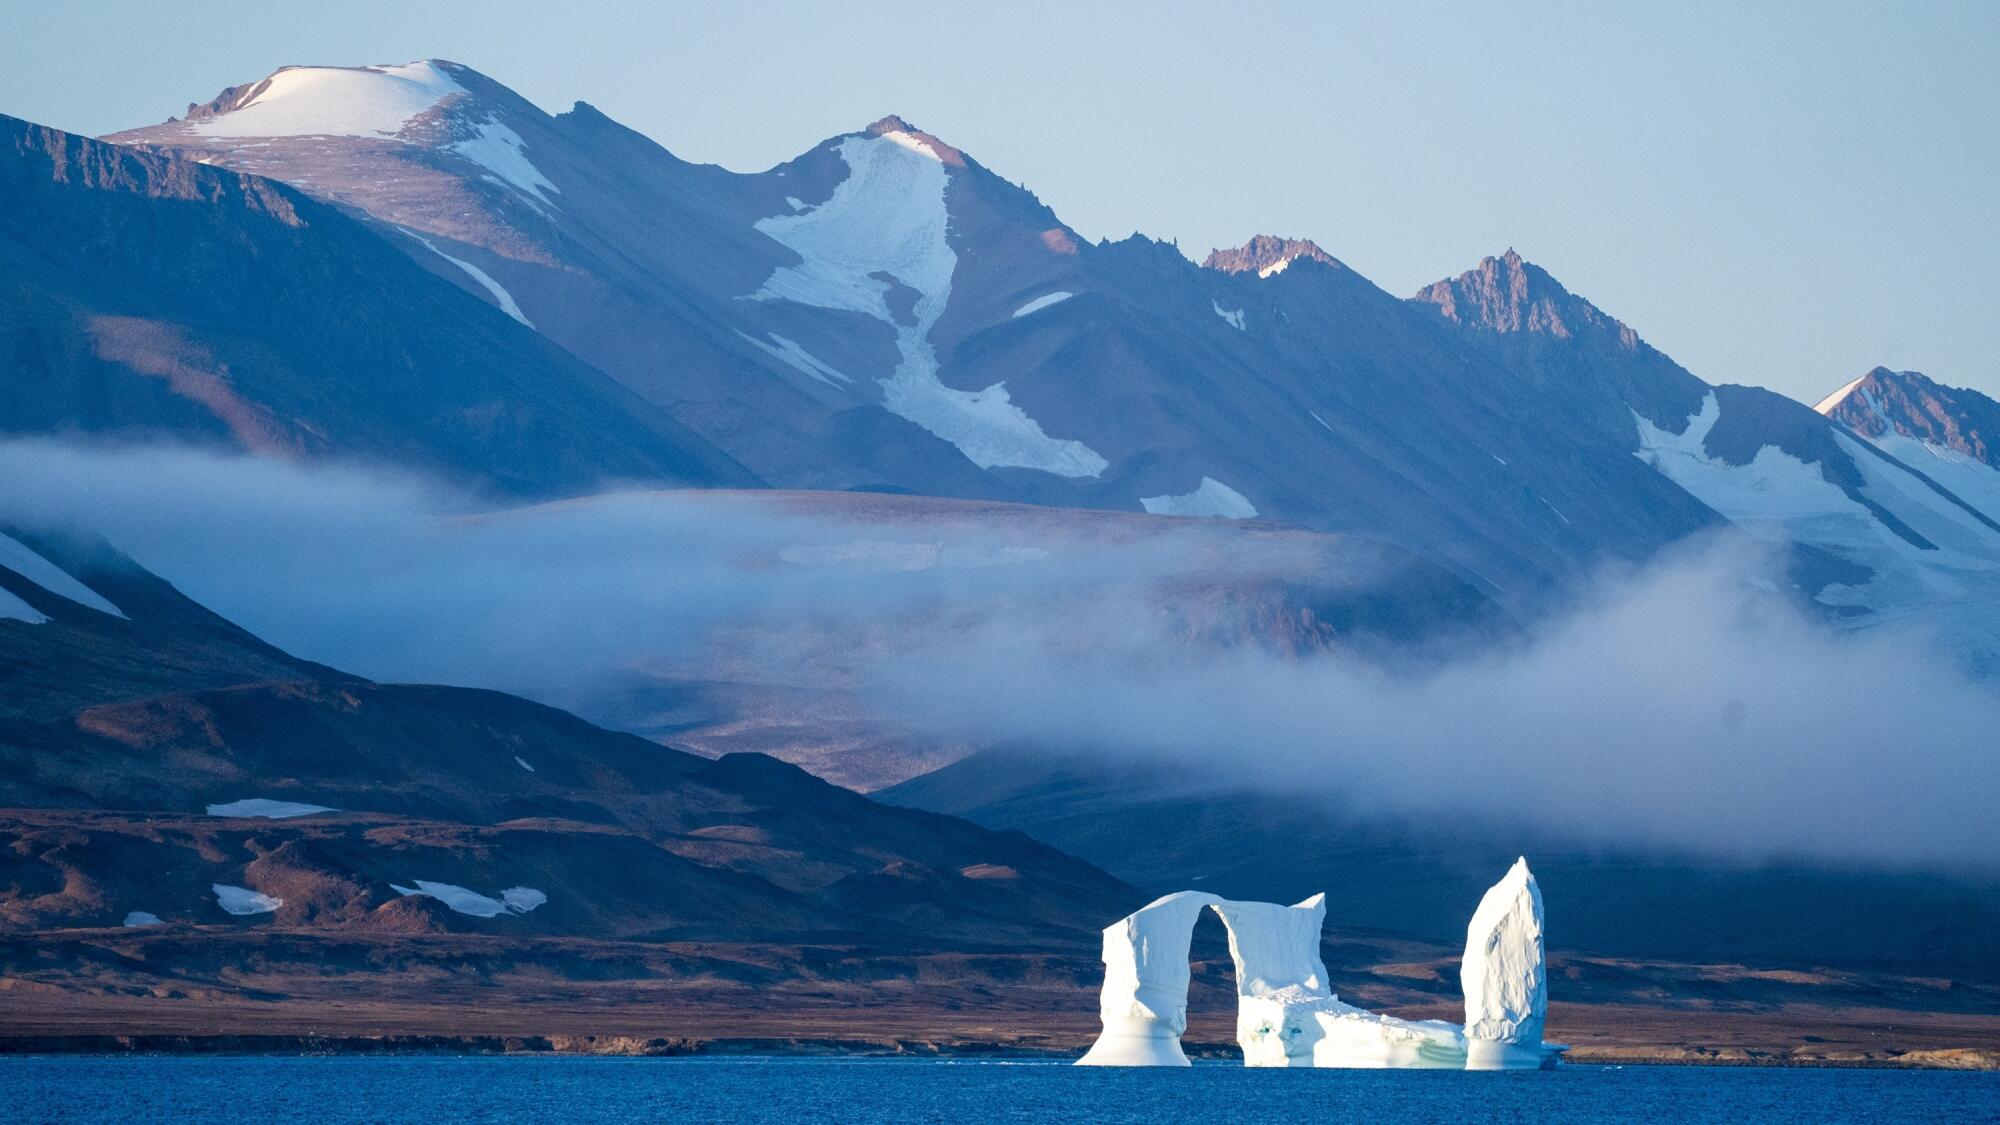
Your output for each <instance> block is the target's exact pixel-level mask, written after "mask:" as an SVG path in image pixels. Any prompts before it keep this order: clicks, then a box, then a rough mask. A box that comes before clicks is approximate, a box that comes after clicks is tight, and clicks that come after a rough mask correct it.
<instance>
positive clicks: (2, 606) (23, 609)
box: [0, 590, 48, 625]
mask: <svg viewBox="0 0 2000 1125" xmlns="http://www.w3.org/2000/svg"><path fill="white" fill-rule="evenodd" d="M0 617H7V618H12V619H13V620H15V621H25V622H27V623H28V624H30V625H40V624H41V623H42V622H44V621H47V620H48V616H47V615H46V614H43V613H42V612H41V611H39V610H37V609H36V608H35V607H34V606H31V605H29V604H28V603H27V602H24V601H22V600H21V599H20V598H17V597H15V596H14V595H13V593H11V592H10V591H7V590H0Z"/></svg>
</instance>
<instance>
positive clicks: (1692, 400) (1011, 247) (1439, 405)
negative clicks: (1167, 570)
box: [109, 60, 2000, 663]
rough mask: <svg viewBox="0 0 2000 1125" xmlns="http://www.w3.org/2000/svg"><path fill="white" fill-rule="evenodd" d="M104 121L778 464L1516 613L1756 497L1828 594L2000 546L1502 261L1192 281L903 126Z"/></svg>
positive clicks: (314, 94) (362, 106)
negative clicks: (227, 173)
mask: <svg viewBox="0 0 2000 1125" xmlns="http://www.w3.org/2000/svg"><path fill="white" fill-rule="evenodd" d="M109 139H111V140H114V141H116V142H119V143H121V144H127V145H133V146H139V147H143V148H146V149H150V150H153V151H158V152H162V153H169V154H174V155H178V156H182V157H187V158H192V159H195V160H199V161H202V162H204V163H207V164H212V165H218V166H222V167H227V168H231V169H234V170H237V171H240V172H245V173H254V174H256V175H260V176H266V177H270V178H274V179H278V180H282V181H285V182H287V183H288V184H291V185H293V186H294V187H296V188H298V189H299V190H301V191H304V192H306V193H308V194H310V195H313V196H316V197H318V198H321V199H323V200H326V201H327V202H330V203H333V204H335V205H337V206H339V207H342V208H344V209H346V210H348V211H350V212H351V213H354V214H356V215H358V216H360V217H362V218H364V219H365V220H366V221H368V222H370V223H372V224H373V225H374V226H375V227H376V229H377V230H379V231H381V232H382V233H383V235H384V238H385V240H386V241H387V242H388V243H389V244H391V245H394V246H397V247H399V248H400V249H401V250H402V251H403V252H404V253H405V254H406V255H408V256H409V257H410V258H412V259H413V260H415V261H417V262H419V263H421V264H422V265H424V266H425V267H426V268H427V269H430V270H432V271H434V272H436V273H438V274H439V275H441V276H445V277H448V278H450V279H452V280H453V281H455V282H456V283H458V284H459V285H460V286H461V287H462V288H463V289H465V290H466V291H467V292H468V293H471V294H473V295H475V296H479V297H482V298H484V299H486V300H488V301H490V302H493V303H494V304H496V305H498V306H500V307H501V308H503V309H506V310H510V313H511V314H512V315H514V316H515V317H516V319H519V320H522V321H524V322H526V323H530V324H533V325H534V326H535V327H536V328H537V329H538V330H539V331H540V332H541V333H542V334H543V335H544V336H546V337H547V338H549V339H550V340H553V341H555V342H556V343H558V344H561V345H562V346H563V347H564V348H566V349H567V350H569V351H570V352H572V353H574V354H575V355H576V356H578V357H580V358H581V359H583V360H584V361H586V362H588V363H590V364H591V365H593V366H595V367H597V368H599V369H600V370H602V371H604V372H605V373H607V374H609V375H610V376H611V377H612V378H614V379H616V380H618V381H619V382H621V383H623V384H624V385H625V386H626V387H628V388H630V389H631V390H632V391H633V392H635V393H636V394H638V395H639V396H640V397H642V398H644V399H646V400H647V401H648V402H650V403H652V404H653V405H655V406H658V407H660V408H661V409H662V410H664V411H666V412H668V413H670V414H672V415H673V417H674V418H675V419H676V420H678V421H679V422H681V423H682V424H684V425H686V426H687V427H688V428H690V429H692V430H694V431H695V432H697V433H699V434H700V435H702V436H703V437H705V438H707V439H708V440H709V441H711V442H713V443H714V444H715V445H716V446H718V447H720V448H721V449H723V450H724V451H726V452H727V453H728V454H729V455H730V456H732V457H734V458H735V459H736V460H737V461H739V462H741V463H742V464H743V465H745V466H747V467H748V468H749V469H750V470H751V471H752V472H754V473H755V474H757V475H758V476H759V477H761V478H762V479H763V480H764V481H766V482H768V483H770V484H773V485H777V486H780V487H793V488H856V487H859V488H873V489H891V490H896V491H907V492H916V493H923V494H928V495H940V496H962V497H981V498H1005V499H1015V500H1025V501H1029V502H1034V503H1046V504H1060V505H1065V506H1075V507H1100V508H1116V509H1122V510H1127V511H1136V510H1142V509H1143V510H1148V511H1156V512H1162V513H1170V514H1182V515H1210V516H1223V517H1238V518H1240V517H1247V516H1252V515H1255V516H1258V517H1260V518H1265V519H1275V520H1280V521H1284V522H1288V523H1295V524H1299V525H1301V526H1304V527H1307V528H1311V529H1314V530H1321V531H1336V532H1358V533H1363V534H1369V535H1377V536H1381V537H1384V538H1387V539H1390V540H1392V541H1395V542H1397V543H1400V544H1402V545H1403V546H1406V547H1408V548H1410V549H1412V550H1414V551H1416V552H1418V553H1419V554H1422V555H1425V556H1427V557H1430V558H1433V559H1436V560H1438V561H1440V562H1443V563H1445V564H1446V565H1449V566H1452V567H1454V568H1455V569H1457V570H1459V572H1460V573H1461V574H1462V575H1464V576H1465V577H1466V578H1467V579H1468V580H1470V581H1473V582H1475V583H1476V584H1478V585H1480V586H1481V587H1482V588H1483V589H1484V590H1485V591H1486V592H1487V593H1488V594H1490V595H1492V596H1494V597H1496V598H1497V599H1499V600H1500V601H1502V602H1503V603H1504V604H1507V605H1508V606H1509V607H1510V608H1513V609H1514V610H1516V611H1517V612H1529V613H1532V612H1534V611H1536V610H1537V609H1539V608H1540V607H1541V605H1542V604H1543V602H1544V600H1545V599H1546V597H1547V595H1548V594H1549V593H1550V592H1551V591H1552V590H1559V589H1560V588H1561V587H1562V585H1563V584H1564V583H1565V582H1566V581H1567V580H1568V579H1570V578H1571V577H1573V576H1575V575H1577V574H1580V573H1584V572H1587V571H1588V570H1589V569H1590V568H1592V567H1594V566H1595V565H1597V564H1598V563H1599V562H1600V561H1602V560H1604V559H1606V558H1619V559H1642V558H1646V557H1649V556H1650V555H1651V554H1652V553H1654V552H1656V551H1657V550H1658V549H1659V548H1661V547H1662V546H1664V545H1666V544H1668V543H1672V542H1675V541H1677V540H1679V539H1681V538H1684V537H1685V536H1687V535H1688V534H1690V533H1692V532H1696V531H1699V530H1701V529H1704V528H1708V527H1715V526H1721V525H1723V524H1724V523H1725V522H1731V521H1733V522H1736V523H1738V524H1739V525H1743V526H1746V527H1748V528H1750V529H1751V530H1752V531H1753V533H1760V534H1764V535H1765V536H1766V537H1767V538H1772V539H1775V540H1779V541H1782V542H1783V543H1785V544H1787V545H1795V546H1796V551H1797V556H1798V559H1797V566H1796V567H1795V573H1796V576H1797V578H1798V581H1799V584H1800V585H1801V587H1802V588H1803V590H1804V592H1805V593H1806V594H1807V595H1809V596H1810V595H1817V596H1819V597H1820V599H1821V601H1822V603H1824V604H1826V605H1827V606H1829V607H1830V608H1831V610H1832V611H1833V612H1836V613H1850V614H1851V613H1859V614H1862V615H1864V616H1866V615H1868V614H1870V613H1873V612H1884V613H1895V614H1899V615H1900V614H1904V613H1906V612H1908V611H1909V610H1910V608H1911V606H1912V602H1913V601H1924V600H1925V599H1926V598H1928V597H1929V595H1927V594H1925V593H1923V591H1924V590H1925V589H1928V588H1930V587H1933V586H1935V585H1936V582H1935V579H1936V578H1937V576H1938V575H1939V574H1940V573H1941V572H1942V573H1947V574H1949V576H1950V577H1952V578H1954V579H1957V578H1960V577H1963V576H1964V574H1966V573H1968V572H1969V571H1974V570H1977V571H1981V572H1982V573H1983V570H1984V568H1986V567H1987V566H1988V565H1989V562H1990V561H1992V560H1995V559H2000V525H1996V523H1995V518H1996V511H1995V510H1994V508H1993V505H1992V502H1991V500H1990V498H1986V497H1963V496H1958V495H1957V494H1956V491H1955V490H1954V489H1953V488H1952V486H1950V485H1948V484H1944V483H1943V482H1941V481H1938V480H1937V479H1935V476H1934V474H1932V473H1931V472H1930V469H1931V468H1933V467H1934V466H1931V465H1929V464H1911V463H1909V462H1908V460H1907V459H1901V461H1902V463H1900V464H1899V463H1897V462H1896V461H1895V460H1891V459H1890V458H1884V457H1881V456H1877V455H1876V452H1875V451H1868V450H1866V449H1859V448H1848V446H1847V444H1845V443H1849V442H1851V438H1849V437H1848V436H1846V435H1845V434H1844V432H1843V431H1842V430H1841V429H1840V428H1839V427H1838V426H1835V425H1833V424H1832V423H1830V422H1829V421H1827V420H1825V419H1822V418H1819V417H1816V416H1814V415H1813V414H1812V412H1811V411H1810V410H1808V409H1806V408H1804V407H1802V406H1799V405H1798V404H1796V403H1793V402H1791V401H1790V400H1786V399H1783V398H1782V397H1781V396H1777V395H1773V394H1770V393H1769V392H1764V391H1761V390H1758V389H1756V388H1747V387H1710V386H1709V385H1707V384H1705V383H1703V382H1702V381H1701V380H1700V379H1698V378H1696V377H1695V376H1693V375H1692V374H1690V373H1689V372H1687V371H1686V370H1685V369H1683V368H1681V367H1680V366H1679V365H1677V364H1675V363H1674V362H1673V361H1672V360H1671V359H1669V358H1668V357H1666V356H1664V355H1662V354H1661V353H1659V352H1658V351H1656V350H1655V349H1653V348H1652V347H1650V346H1648V345H1647V344H1646V343H1645V341H1644V340H1642V339H1641V338H1640V337H1639V335H1638V334H1637V333H1636V332H1634V331H1633V330H1632V329H1631V328H1629V327H1627V326H1626V325H1623V324H1621V323H1619V322H1618V321H1617V320H1615V319H1613V318H1612V317H1610V316H1609V315H1607V314H1605V313H1604V312H1602V311H1601V310H1599V309H1597V308H1595V307H1594V306H1592V305H1591V304H1590V303H1589V302H1588V301H1586V300H1584V299H1583V298H1581V297H1578V296H1576V295H1574V294H1571V293H1569V292H1568V291H1567V290H1565V289H1564V288H1563V287H1562V286H1561V285H1560V284H1559V283H1557V282H1556V281H1555V279H1554V278H1552V277H1550V276H1549V275H1548V274H1547V273H1546V272H1544V271H1543V270H1541V269H1539V268H1538V267H1536V266H1534V265H1533V264H1531V263H1528V262H1525V261H1523V260H1522V259H1521V258H1520V257H1519V256H1518V255H1516V254H1514V253H1513V252H1512V251H1509V252H1508V253H1507V254H1506V255H1504V256H1502V257H1499V258H1492V259H1488V260H1486V261H1484V262H1482V263H1481V264H1480V265H1479V266H1478V267H1477V268H1476V269H1474V270H1472V271H1470V272H1468V273H1466V274H1464V275H1462V276H1460V277H1458V278H1454V279H1450V280H1447V281H1442V282H1439V283H1437V284H1436V285H1432V286H1429V287H1427V288H1426V289H1424V290H1423V291H1422V292H1420V293H1418V294H1417V295H1416V296H1415V297H1414V298H1412V299H1410V300H1399V299H1397V298H1395V297H1392V296H1390V295H1389V294H1386V293H1384V292H1382V291H1381V290H1380V289H1378V288H1376V287H1375V286H1373V285H1371V284H1370V283H1368V282H1367V281H1366V280H1365V279H1363V278H1361V277H1360V276H1358V275H1356V274H1355V273H1354V272H1353V271H1351V270H1349V269H1347V268H1346V267H1345V266H1344V265H1342V264H1341V263H1340V262H1339V261H1338V260H1336V259H1335V258H1334V257H1333V256H1332V255H1330V254H1327V253H1326V252H1325V251H1324V250H1322V249H1320V248H1319V247H1318V246H1316V245H1314V244H1313V243H1311V242H1309V241H1304V240H1288V239H1280V238H1274V237H1270V236H1260V237H1258V238H1256V239H1253V240H1252V241H1251V242H1250V243H1248V244H1247V245H1245V246H1243V247H1240V248H1237V249H1233V250H1218V251H1216V252H1215V253H1214V254H1212V255H1210V257H1209V258H1208V260H1207V262H1206V263H1204V265H1201V266H1197V265H1195V264H1194V263H1192V262H1190V261H1188V260H1187V259H1186V258H1184V257H1183V256H1182V255H1181V254H1180V253H1179V252H1178V251H1177V250H1176V249H1174V248H1173V247H1171V246H1169V245H1167V244H1164V243H1160V242H1156V241H1152V240H1150V239H1145V238H1141V237H1134V238H1131V239H1127V240H1125V241H1122V242H1117V243H1097V244H1093V243H1090V242H1088V241H1086V240H1085V239H1083V238H1081V237H1080V236H1078V235H1077V234H1076V233H1075V231H1073V230H1071V229H1070V228H1069V227H1067V226H1066V225H1064V224H1063V223H1062V221H1061V220H1060V218H1058V216H1057V215H1056V214H1055V213H1054V212H1053V211H1051V210H1050V209H1049V208H1048V207H1047V206H1046V205H1045V204H1043V203H1042V202H1041V201H1040V200H1039V199H1037V198H1035V197H1034V196H1033V195H1032V194H1030V193H1029V192H1027V191H1026V190H1024V189H1022V188H1020V187H1018V186H1016V185H1014V184H1011V183H1009V182H1007V181H1006V180H1004V179H1002V178H1001V177H1000V176H998V175H996V174H994V173H993V172H991V171H989V170H988V169H986V168H985V167H984V166H983V165H981V164H980V163H979V162H978V161H977V160H975V159H974V158H972V157H971V156H970V155H969V154H967V153H965V152H963V151H961V150H959V149H957V148H955V147H953V146H952V145H950V144H949V143H947V142H945V141H944V140H942V139H940V138H939V137H937V136H936V135H933V134H930V133H927V132H924V131H922V130H920V129H918V128H917V127H915V126H913V125H911V124H909V123H908V122H906V121H903V120H902V119H900V118H896V117H887V118H884V119H882V120H881V121H878V122H876V123H874V124H872V125H870V126H868V127H867V128H865V129H862V130H859V131H857V132H854V133H849V134H844V135H842V136H838V137H833V138H830V139H829V140H827V141H825V142H823V143H822V144H820V145H818V146H815V147H814V148H813V149H812V150H811V151H809V152H807V153H805V154H803V155H801V156H800V157H798V158H796V159H794V160H791V161H788V162H786V163H783V164H781V165H779V166H777V167H775V168H772V169H770V170H769V171H766V172H762V173H757V174H747V175H746V174H736V173H731V172H728V171H725V170H722V169H719V168H716V167H714V166H709V165H698V164H691V163H688V162H686V161H684V160H682V159H679V158H677V157H675V156H674V155H673V154H671V153H669V152H667V151H666V150H664V149H662V148H660V147H659V146H658V145H657V144H655V143H653V142H652V141H650V140H648V139H646V138H644V137H642V136H640V135H639V134H637V133H634V132H632V131H631V130H628V129H625V128H623V127H621V126H619V125H617V124H616V123H614V122H612V121H611V120H609V119H608V118H606V117H604V116H603V115H602V114H600V113H598V112H597V111H596V110H594V109H592V108H591V107H590V106H588V105H585V104H581V103H579V104H578V105H577V106H576V107H575V108H573V109H571V110H570V111H569V112H566V113H562V114H557V115H553V116H552V115H550V114H547V113H544V112H543V111H541V110H540V109H538V108H536V107H535V106H533V105H532V104H530V103H529V102H527V101H526V100H525V99H523V98H521V97H520V96H518V95H516V94H515V93H513V92H512V91H511V90H508V89H507V88H506V87H505V86H503V85H501V84H499V83H498V82H495V81H493V80H492V79H490V78H488V77H486V76H484V75H482V74H480V73H478V72H477V71H474V70H472V69H470V68H468V67H464V66H461V65H458V64H455V63H450V62H444V61H440V60H430V61H425V62H418V63H411V64H407V65H404V66H387V67H370V68H355V69H341V68H322V67H291V68H286V69H283V70H280V71H277V72H276V73H274V74H272V75H269V76H268V77H266V78H263V79H261V80H259V81H256V82H252V83H248V84H245V85H242V86H235V87H231V88H229V89H227V90H225V91H223V92H222V93H221V94H220V95H218V96H217V97H215V98H213V99H211V100H209V101H207V102H205V103H201V104H198V105H192V106H190V108H189V110H188V112H187V114H186V116H185V117H184V118H183V119H180V120H170V121H169V122H167V123H165V124H162V125H156V126H151V127H147V128H142V129H134V130H130V131H127V132H123V133H118V134H114V135H113V136H112V137H111V138H109ZM1711 398H1712V399H1713V406H1712V407H1710V406H1709V405H1708V404H1709V403H1710V400H1711ZM1972 398H1978V399H1983V396H1972ZM1939 401H1940V403H1943V402H1944V400H1939ZM1971 401H1972V399H1968V398H1961V399H1954V400H1951V401H1950V403H1949V404H1947V408H1948V409H1967V408H1968V407H1967V404H1968V403H1970V402H1971ZM1984 401H1986V402H1987V403H1988V404H1989V405H1990V402H1991V400H1984ZM1767 451H1768V452H1767ZM1635 453H1636V454H1638V455H1639V456H1637V457H1635V456H1632V455H1633V454H1635ZM1760 456H1762V457H1763V458H1765V460H1763V461H1760V460H1759V458H1760ZM1891 456H1892V457H1893V454H1891ZM1793 465H1796V466H1797V468H1795V469H1789V470H1788V471H1789V472H1790V474H1791V477H1792V478H1795V479H1791V485H1790V486H1789V488H1788V491H1787V493H1786V496H1785V498H1784V499H1783V500H1782V501H1775V503H1776V506H1775V508H1774V507H1773V503H1774V498H1775V496H1776V493H1774V492H1773V490H1772V489H1771V488H1769V487H1766V486H1767V485H1768V484H1769V482H1768V481H1767V480H1766V479H1765V478H1766V477H1767V476H1768V474H1769V472H1770V471H1771V470H1772V467H1773V466H1777V467H1779V468H1785V467H1787V466H1793ZM1940 485H1942V487H1943V489H1944V491H1943V492H1939V491H1937V488H1938V486H1940ZM1945 495H1949V496H1950V499H1949V500H1948V501H1947V505H1948V507H1950V508H1951V509H1952V510H1950V511H1942V512H1940V511H1936V510H1934V509H1933V506H1932V504H1931V503H1930V499H1931V498H1932V497H1934V496H1945ZM1829 507H1831V508H1839V509H1841V510H1842V514H1841V517H1840V518H1839V519H1838V520H1836V521H1829V520H1827V519H1825V518H1823V517H1824V516H1825V515H1827V514H1828V513H1827V512H1826V511H1825V509H1828V508H1829ZM1931 600H1933V601H1934V600H1935V599H1934V598H1932V599H1931ZM1926 604H1928V603H1926ZM1995 628H2000V626H1995ZM1966 640H1967V643H1968V644H1969V645H1970V646H1971V647H1972V648H1973V650H1974V655H1973V657H1972V659H1973V661H1974V662H1975V663H1978V662H1983V661H1985V660H1987V659H1988V654H1989V653H1990V652H1991V651H1994V650H1995V647H1996V646H1994V645H1993V644H1992V643H1991V641H1990V640H1980V639H1979V638H1976V637H1967V638H1966Z"/></svg>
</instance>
